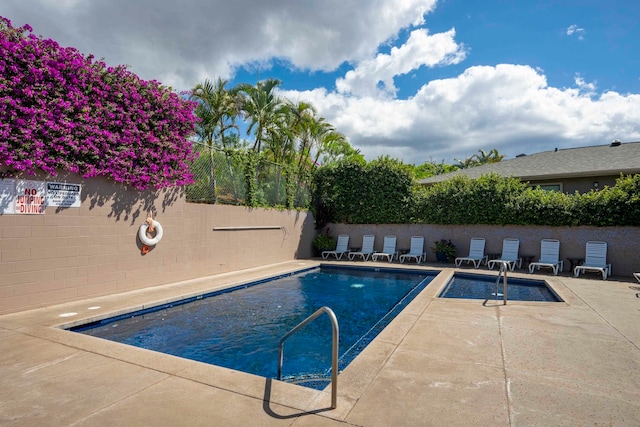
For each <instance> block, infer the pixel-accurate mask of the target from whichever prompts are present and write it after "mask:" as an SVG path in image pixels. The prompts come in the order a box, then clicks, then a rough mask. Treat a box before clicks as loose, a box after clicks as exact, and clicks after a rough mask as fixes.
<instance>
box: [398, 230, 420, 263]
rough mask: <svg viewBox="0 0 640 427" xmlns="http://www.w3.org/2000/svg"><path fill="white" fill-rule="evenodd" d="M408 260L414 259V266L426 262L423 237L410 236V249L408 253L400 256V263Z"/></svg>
mask: <svg viewBox="0 0 640 427" xmlns="http://www.w3.org/2000/svg"><path fill="white" fill-rule="evenodd" d="M408 259H415V260H416V264H420V262H421V261H425V262H426V261H427V253H426V252H425V251H424V237H423V236H411V248H410V249H409V252H408V253H406V254H404V255H400V262H401V263H403V262H405V261H406V260H408Z"/></svg>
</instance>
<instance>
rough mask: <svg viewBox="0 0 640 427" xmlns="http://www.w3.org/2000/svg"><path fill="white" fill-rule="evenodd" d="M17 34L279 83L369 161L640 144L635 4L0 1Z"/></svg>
mask: <svg viewBox="0 0 640 427" xmlns="http://www.w3.org/2000/svg"><path fill="white" fill-rule="evenodd" d="M0 15H2V16H4V17H6V18H9V19H10V20H11V21H12V23H13V25H14V26H21V25H23V24H25V23H28V24H30V25H31V26H32V27H33V28H34V32H35V33H36V34H38V35H42V36H43V37H45V38H52V39H54V40H56V41H58V42H59V43H60V44H62V45H63V46H73V47H75V48H77V49H79V50H80V51H81V52H83V53H85V54H89V53H91V54H94V55H95V56H96V57H98V58H104V60H105V61H106V62H107V63H108V64H110V65H118V64H127V65H128V66H129V67H130V69H131V70H132V71H133V72H135V73H136V74H138V75H139V76H140V77H142V78H144V79H155V80H159V81H161V82H163V83H164V84H166V85H169V86H172V87H173V88H174V89H176V90H177V91H181V90H186V89H189V88H191V87H192V86H193V85H194V84H195V83H197V82H199V81H203V80H204V79H207V78H209V79H216V78H218V77H222V78H224V79H228V80H230V81H231V84H232V85H235V84H237V83H240V82H248V83H255V82H256V80H257V79H258V78H259V79H265V78H269V77H275V78H279V79H281V80H282V82H283V85H282V91H283V94H284V95H286V96H287V97H288V98H290V99H293V100H305V101H308V102H311V103H312V104H314V105H315V107H316V108H317V110H318V113H319V114H320V115H321V116H323V117H325V118H326V119H327V120H328V121H329V122H330V123H332V124H333V125H334V126H335V127H336V128H337V130H338V131H340V132H342V133H344V134H345V135H346V136H347V137H348V138H349V141H350V142H351V144H352V145H353V146H354V147H356V148H358V149H360V150H361V152H362V153H363V154H365V156H366V157H367V159H369V160H371V159H374V158H376V157H377V156H379V155H385V154H388V155H390V156H392V157H395V158H400V159H403V160H404V161H406V162H408V163H415V164H420V163H423V162H425V161H429V160H433V161H436V162H440V161H442V160H443V161H445V162H446V163H455V160H454V159H464V158H466V157H469V156H471V155H473V154H475V153H477V152H478V150H481V149H482V150H485V151H487V150H491V149H494V148H496V149H498V151H499V152H500V153H502V154H505V155H506V157H507V158H512V157H514V156H516V155H517V154H521V153H525V154H531V153H535V152H539V151H545V150H552V149H554V148H569V147H580V146H587V145H599V144H607V143H609V142H610V141H611V140H613V139H619V140H622V141H626V142H629V141H640V54H639V52H640V2H637V1H630V0H609V1H606V2H605V1H601V0H599V1H595V0H566V1H562V0H556V1H552V0H540V1H534V0H513V1H507V0H483V1H469V0H367V1H360V0H339V1H338V0H305V1H302V0H299V1H295V0H262V1H255V0H250V1H249V0H234V1H228V0H227V1H224V0H181V1H179V2H178V1H168V0H91V1H90V0H2V2H1V3H0Z"/></svg>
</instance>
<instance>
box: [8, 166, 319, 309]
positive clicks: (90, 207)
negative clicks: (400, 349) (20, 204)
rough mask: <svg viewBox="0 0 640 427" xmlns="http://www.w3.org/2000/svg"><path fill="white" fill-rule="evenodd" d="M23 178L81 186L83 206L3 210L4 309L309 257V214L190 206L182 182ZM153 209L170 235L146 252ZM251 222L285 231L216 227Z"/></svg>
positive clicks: (69, 299)
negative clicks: (153, 187) (150, 187)
mask: <svg viewBox="0 0 640 427" xmlns="http://www.w3.org/2000/svg"><path fill="white" fill-rule="evenodd" d="M18 178H20V177H18ZM24 178H25V179H32V180H41V181H47V180H48V181H57V182H69V183H76V184H78V183H79V184H82V203H81V206H80V207H79V208H57V207H47V208H46V212H45V214H44V215H13V214H12V215H0V314H2V313H8V312H15V311H21V310H26V309H31V308H36V307H41V306H46V305H50V304H56V303H61V302H66V301H72V300H77V299H82V298H87V297H92V296H98V295H106V294H113V293H118V292H124V291H128V290H133V289H139V288H145V287H150V286H157V285H162V284H167V283H172V282H176V281H181V280H187V279H192V278H198V277H205V276H210V275H214V274H219V273H224V272H229V271H235V270H241V269H246V268H251V267H256V266H261V265H267V264H274V263H278V262H284V261H289V260H292V259H295V258H308V257H310V256H311V240H312V239H313V237H314V235H315V231H314V229H313V217H312V215H311V214H310V213H307V212H298V211H279V210H275V209H257V208H256V209H248V208H245V207H238V206H227V205H205V204H192V203H186V202H185V200H184V197H183V193H182V190H181V189H169V190H164V191H158V192H155V191H147V192H140V191H132V190H127V189H126V188H124V187H123V186H121V185H118V184H115V183H113V182H111V181H108V180H106V179H104V178H93V179H89V180H84V179H82V178H81V177H79V176H77V175H75V174H62V175H60V176H57V177H55V178H53V179H51V178H49V179H47V178H46V177H44V176H42V177H24ZM150 210H151V211H154V212H155V215H154V218H155V219H156V220H158V221H159V222H160V223H161V225H162V227H163V231H164V236H163V238H162V240H161V241H160V242H159V243H158V244H157V245H156V246H155V247H154V248H152V249H151V251H150V252H149V253H147V254H146V255H143V254H142V253H141V248H142V244H141V243H140V241H139V239H138V238H137V235H138V230H139V228H140V226H141V225H142V224H143V223H144V220H145V219H146V216H147V212H148V211H150ZM249 226H258V227H265V226H277V227H281V228H278V229H257V230H244V229H239V230H228V231H214V227H241V228H242V227H249Z"/></svg>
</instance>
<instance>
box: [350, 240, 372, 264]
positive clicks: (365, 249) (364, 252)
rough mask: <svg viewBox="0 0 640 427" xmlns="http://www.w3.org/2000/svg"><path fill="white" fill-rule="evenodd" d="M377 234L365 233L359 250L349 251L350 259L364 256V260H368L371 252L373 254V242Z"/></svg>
mask: <svg viewBox="0 0 640 427" xmlns="http://www.w3.org/2000/svg"><path fill="white" fill-rule="evenodd" d="M374 240H375V236H374V235H373V234H365V235H364V236H362V248H360V250H359V251H357V252H349V259H350V260H352V261H353V260H354V259H355V258H356V257H359V258H362V260H363V261H367V260H368V259H369V257H370V256H371V254H373V243H374Z"/></svg>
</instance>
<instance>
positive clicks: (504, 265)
mask: <svg viewBox="0 0 640 427" xmlns="http://www.w3.org/2000/svg"><path fill="white" fill-rule="evenodd" d="M508 269H509V263H508V262H506V261H502V262H501V263H500V271H498V277H497V278H496V299H498V295H500V294H499V293H498V286H499V285H500V273H502V278H503V280H502V283H503V289H502V299H503V303H502V305H507V270H508Z"/></svg>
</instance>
